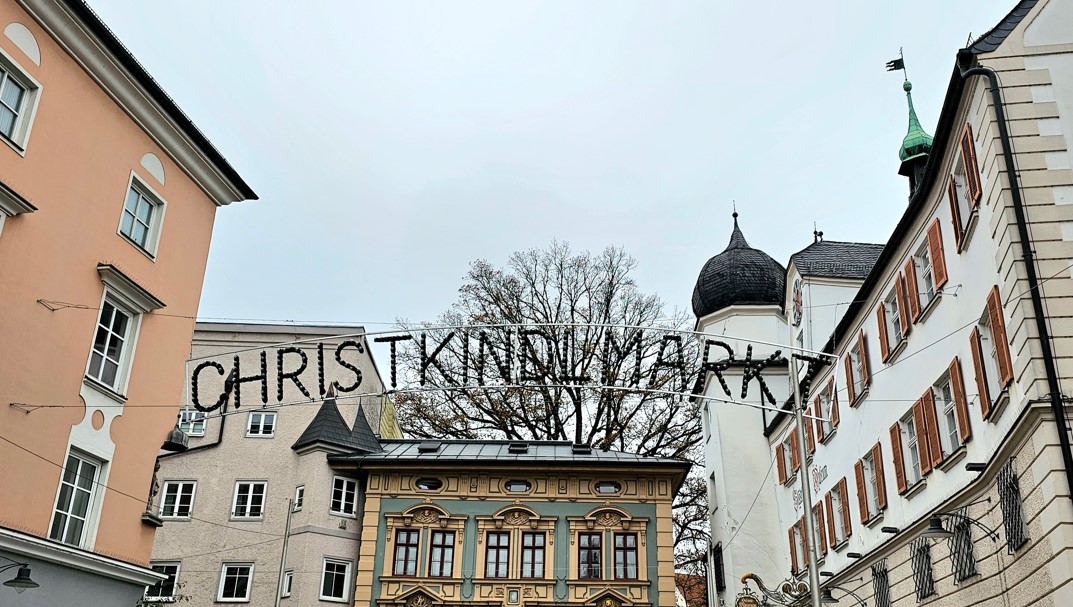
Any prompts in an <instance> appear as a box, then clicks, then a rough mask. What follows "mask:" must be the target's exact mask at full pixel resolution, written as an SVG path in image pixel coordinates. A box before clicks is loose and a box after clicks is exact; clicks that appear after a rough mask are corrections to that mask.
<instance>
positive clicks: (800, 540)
mask: <svg viewBox="0 0 1073 607" xmlns="http://www.w3.org/2000/svg"><path fill="white" fill-rule="evenodd" d="M804 526H805V523H804V519H802V520H801V521H800V522H798V523H796V524H794V526H793V527H792V530H793V534H794V553H793V555H792V556H793V558H794V562H795V563H797V564H798V566H797V567H796V568H795V570H794V572H795V573H796V572H798V571H802V570H804V568H805V567H806V566H807V565H808V550H807V549H806V548H805V533H804Z"/></svg>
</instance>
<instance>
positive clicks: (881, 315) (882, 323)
mask: <svg viewBox="0 0 1073 607" xmlns="http://www.w3.org/2000/svg"><path fill="white" fill-rule="evenodd" d="M876 322H878V323H879V352H880V354H882V355H883V357H882V360H883V362H887V358H888V357H890V348H889V347H888V346H889V345H890V343H889V342H888V341H887V307H886V306H885V305H883V302H879V305H878V306H877V307H876Z"/></svg>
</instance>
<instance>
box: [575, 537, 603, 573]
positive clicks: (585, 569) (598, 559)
mask: <svg viewBox="0 0 1073 607" xmlns="http://www.w3.org/2000/svg"><path fill="white" fill-rule="evenodd" d="M577 562H578V578H579V579H582V580H599V579H603V577H604V576H603V534H601V533H581V534H578V549H577Z"/></svg>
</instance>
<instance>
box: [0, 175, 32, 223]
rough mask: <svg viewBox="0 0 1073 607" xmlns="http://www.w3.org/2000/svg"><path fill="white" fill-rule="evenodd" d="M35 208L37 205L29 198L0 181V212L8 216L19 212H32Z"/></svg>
mask: <svg viewBox="0 0 1073 607" xmlns="http://www.w3.org/2000/svg"><path fill="white" fill-rule="evenodd" d="M36 210H37V207H35V206H34V205H33V204H31V203H30V201H29V200H26V199H25V198H23V197H22V195H21V194H19V193H18V192H16V191H15V190H13V189H11V187H9V186H8V185H7V184H5V183H4V182H3V181H0V213H3V214H4V215H7V216H9V217H10V216H13V215H18V214H19V213H33V212H34V211H36Z"/></svg>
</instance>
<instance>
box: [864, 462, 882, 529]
mask: <svg viewBox="0 0 1073 607" xmlns="http://www.w3.org/2000/svg"><path fill="white" fill-rule="evenodd" d="M861 465H862V467H863V468H864V491H865V496H866V497H867V501H866V503H867V505H868V519H866V520H870V519H871V518H872V517H873V516H876V515H877V514H879V481H878V479H877V477H876V463H875V458H874V457H873V455H872V454H871V453H868V454H866V455H865V456H864V457H862V458H861Z"/></svg>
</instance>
